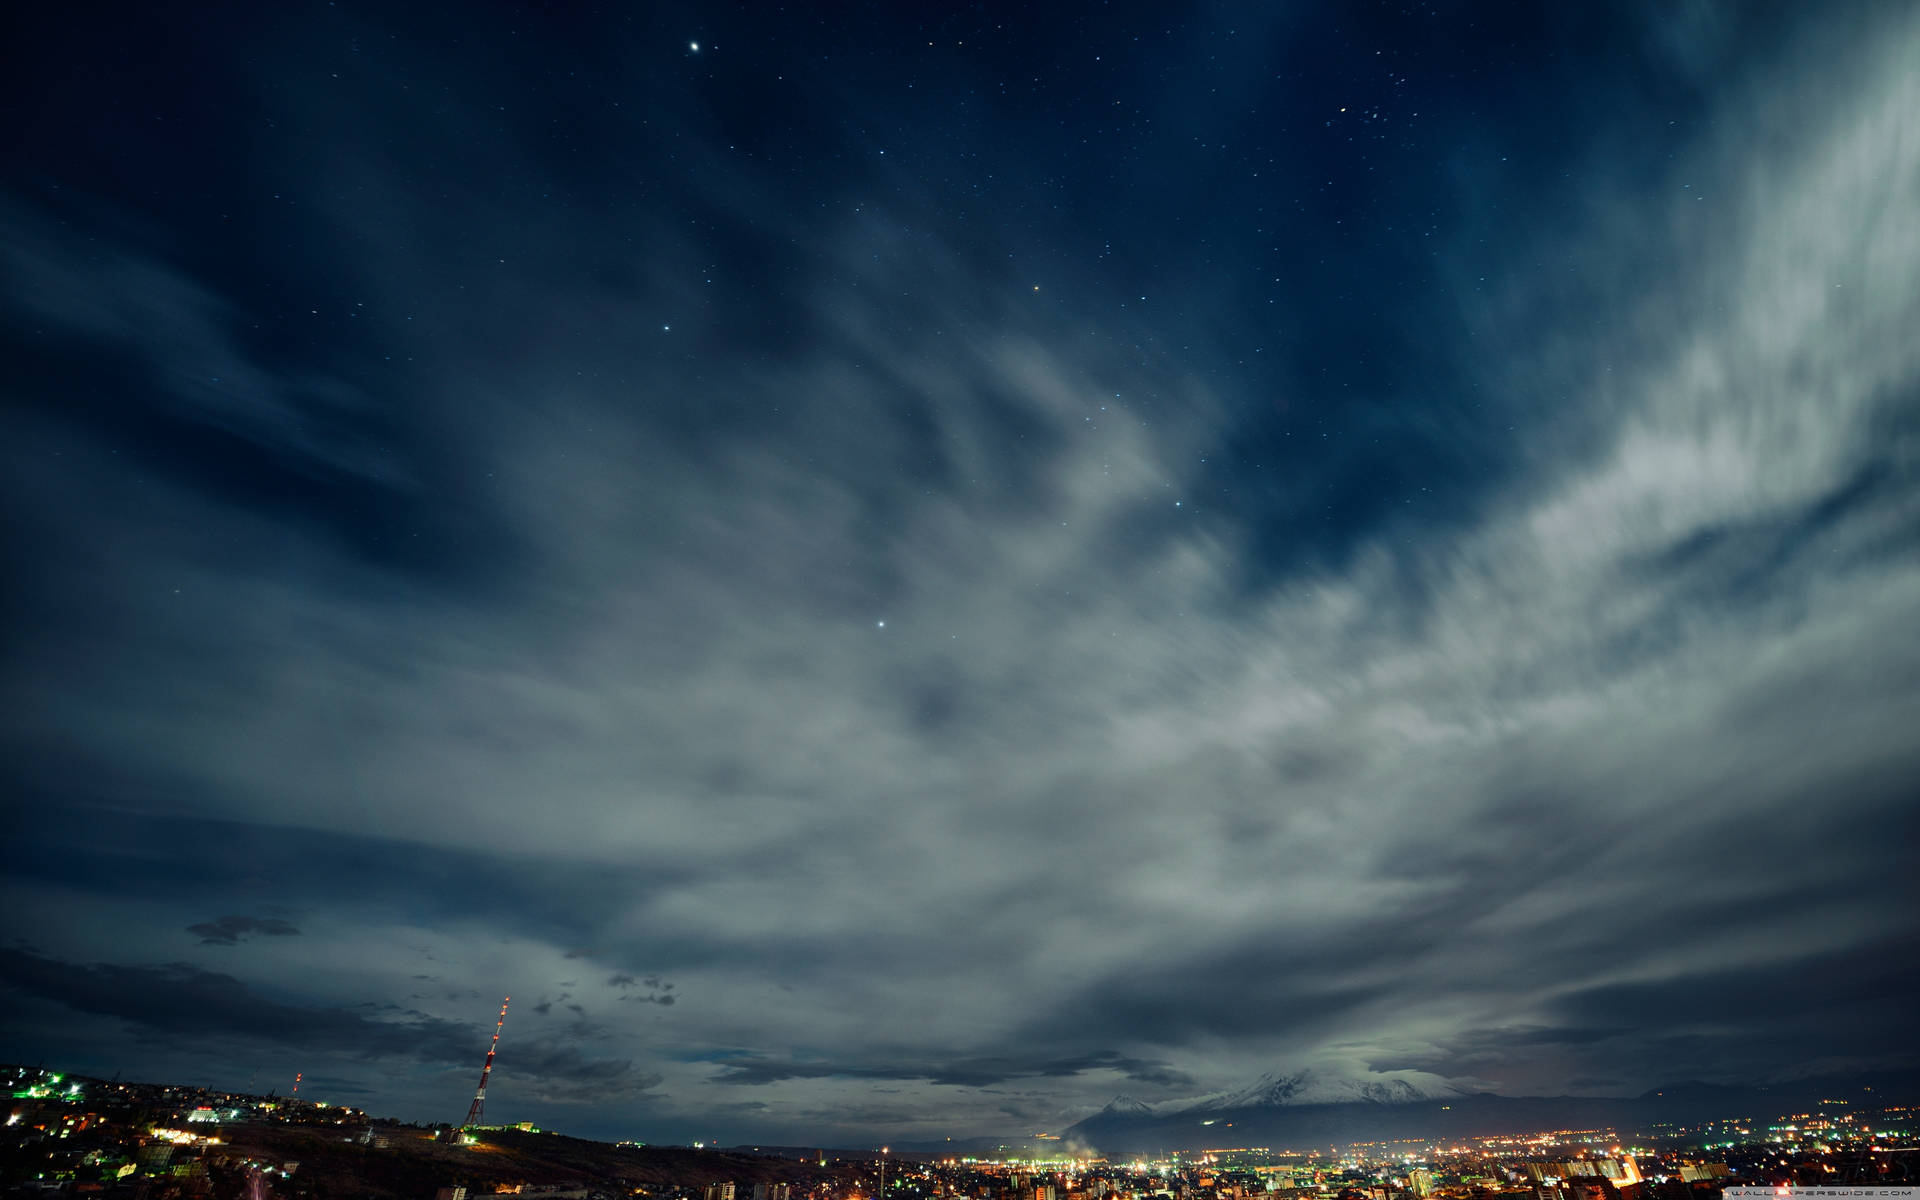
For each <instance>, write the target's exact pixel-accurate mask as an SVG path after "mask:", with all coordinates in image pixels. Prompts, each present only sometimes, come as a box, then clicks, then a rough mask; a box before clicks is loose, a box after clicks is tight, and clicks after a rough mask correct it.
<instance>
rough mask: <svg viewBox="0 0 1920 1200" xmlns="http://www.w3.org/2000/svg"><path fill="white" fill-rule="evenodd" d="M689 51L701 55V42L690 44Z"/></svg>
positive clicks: (688, 44)
mask: <svg viewBox="0 0 1920 1200" xmlns="http://www.w3.org/2000/svg"><path fill="white" fill-rule="evenodd" d="M687 49H689V50H691V51H693V52H694V53H695V54H698V53H700V43H699V42H688V43H687Z"/></svg>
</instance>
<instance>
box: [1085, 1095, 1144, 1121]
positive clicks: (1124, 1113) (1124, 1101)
mask: <svg viewBox="0 0 1920 1200" xmlns="http://www.w3.org/2000/svg"><path fill="white" fill-rule="evenodd" d="M1155 1111H1156V1110H1155V1109H1154V1107H1153V1105H1151V1104H1147V1103H1145V1102H1144V1101H1140V1100H1135V1099H1134V1098H1133V1097H1132V1096H1129V1095H1127V1094H1126V1093H1125V1092H1122V1093H1120V1094H1119V1095H1118V1096H1115V1097H1114V1098H1113V1099H1111V1100H1109V1101H1107V1106H1106V1107H1105V1108H1103V1109H1101V1110H1100V1112H1099V1114H1098V1115H1100V1116H1103V1117H1150V1116H1152V1115H1153V1114H1154V1112H1155Z"/></svg>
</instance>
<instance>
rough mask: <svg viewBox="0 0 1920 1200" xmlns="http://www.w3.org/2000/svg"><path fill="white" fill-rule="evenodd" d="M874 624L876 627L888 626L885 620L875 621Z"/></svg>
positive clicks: (883, 627)
mask: <svg viewBox="0 0 1920 1200" xmlns="http://www.w3.org/2000/svg"><path fill="white" fill-rule="evenodd" d="M873 624H874V627H875V628H876V629H885V628H886V627H887V623H886V622H885V621H875V622H874V623H873Z"/></svg>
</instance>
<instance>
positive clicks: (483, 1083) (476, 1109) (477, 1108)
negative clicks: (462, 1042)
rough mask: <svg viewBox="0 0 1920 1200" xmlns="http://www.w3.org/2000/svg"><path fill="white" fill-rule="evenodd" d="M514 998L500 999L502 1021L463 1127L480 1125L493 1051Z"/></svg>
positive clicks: (495, 1027)
mask: <svg viewBox="0 0 1920 1200" xmlns="http://www.w3.org/2000/svg"><path fill="white" fill-rule="evenodd" d="M512 999H513V997H512V996H508V997H506V998H505V999H503V1000H501V1001H500V1021H499V1023H498V1024H496V1025H495V1026H494V1027H493V1044H492V1045H490V1046H488V1047H487V1065H486V1066H484V1067H481V1068H480V1086H479V1087H477V1088H475V1089H474V1092H473V1103H472V1104H471V1105H470V1106H469V1107H468V1108H467V1120H466V1123H465V1124H463V1125H461V1126H460V1128H462V1129H471V1128H472V1127H473V1126H475V1125H478V1124H479V1123H480V1113H481V1110H482V1109H484V1108H486V1106H487V1076H489V1075H491V1074H493V1052H494V1051H496V1050H498V1049H499V1048H500V1030H501V1029H503V1028H504V1027H505V1026H506V1024H507V1003H508V1001H510V1000H512Z"/></svg>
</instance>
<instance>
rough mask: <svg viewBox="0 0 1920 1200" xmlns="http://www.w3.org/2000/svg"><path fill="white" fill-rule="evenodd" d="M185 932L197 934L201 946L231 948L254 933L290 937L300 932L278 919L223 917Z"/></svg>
mask: <svg viewBox="0 0 1920 1200" xmlns="http://www.w3.org/2000/svg"><path fill="white" fill-rule="evenodd" d="M187 932H188V933H192V934H198V935H199V937H200V944H201V945H203V946H232V945H237V944H238V943H240V942H243V941H245V940H246V939H247V938H248V937H249V936H250V935H252V934H256V933H258V934H264V935H265V936H267V937H291V936H293V935H295V934H298V933H299V932H300V931H299V930H298V929H296V928H294V926H293V923H292V922H290V921H283V920H281V919H280V918H279V917H244V916H225V917H216V918H214V919H213V920H211V921H201V922H198V923H196V924H193V925H189V926H187Z"/></svg>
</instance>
